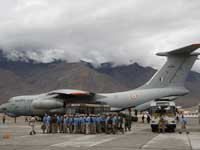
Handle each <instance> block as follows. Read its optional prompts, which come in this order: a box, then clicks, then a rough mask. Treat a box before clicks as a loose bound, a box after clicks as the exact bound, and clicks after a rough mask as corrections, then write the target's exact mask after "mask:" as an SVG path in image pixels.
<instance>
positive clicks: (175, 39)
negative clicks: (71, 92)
mask: <svg viewBox="0 0 200 150" xmlns="http://www.w3.org/2000/svg"><path fill="white" fill-rule="evenodd" d="M1 3H3V4H4V5H1V6H0V12H1V13H0V20H1V24H0V48H1V49H3V50H4V52H5V53H6V54H7V55H8V57H9V58H11V59H15V60H16V59H17V58H18V57H20V58H23V57H24V58H30V59H33V60H35V61H38V62H51V61H53V60H55V59H62V60H67V61H78V60H80V59H83V60H88V61H91V62H93V63H95V64H97V63H101V62H105V61H112V62H114V63H115V64H117V65H120V64H129V63H130V62H132V61H137V62H138V63H140V64H142V65H145V66H147V65H151V66H153V67H160V65H161V64H162V62H163V61H162V59H163V58H159V57H156V56H155V55H154V54H155V53H156V52H158V51H168V50H172V49H175V48H178V47H181V46H185V45H187V44H191V43H197V42H199V41H200V30H199V26H200V19H199V18H200V14H199V8H200V2H199V1H187V0H177V1H172V0H169V1H160V0H149V1H145V0H126V1H123V0H117V1H116V0H108V1H107V0H95V1H94V0H84V1H82V0H76V1H71V0H59V1H51V0H18V1H12V0H8V1H2V2H1ZM2 14H4V15H2ZM195 69H197V70H198V64H197V65H196V66H195ZM199 70H200V69H199Z"/></svg>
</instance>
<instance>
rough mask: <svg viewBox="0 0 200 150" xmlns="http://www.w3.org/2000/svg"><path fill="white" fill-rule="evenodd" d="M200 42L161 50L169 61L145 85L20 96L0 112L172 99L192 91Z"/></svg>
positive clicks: (115, 105) (38, 111) (114, 105)
mask: <svg viewBox="0 0 200 150" xmlns="http://www.w3.org/2000/svg"><path fill="white" fill-rule="evenodd" d="M198 48H200V44H192V45H189V46H186V47H182V48H179V49H176V50H173V51H169V52H162V53H157V55H158V56H166V57H167V58H168V59H167V62H166V63H165V65H164V66H163V67H162V68H161V69H160V70H158V71H157V73H156V74H155V75H154V76H153V77H152V78H151V79H150V80H149V81H148V82H147V83H146V84H144V85H143V86H141V87H139V88H136V89H134V90H129V91H125V92H118V93H93V92H88V91H81V90H71V89H61V90H55V91H51V92H48V93H43V94H39V95H30V96H16V97H13V98H11V99H10V100H8V102H7V103H5V104H2V105H1V106H0V112H4V113H6V114H7V115H10V116H20V115H44V114H45V113H59V112H63V113H64V110H65V105H66V104H68V103H93V104H94V103H98V104H99V103H102V104H108V105H110V106H111V107H112V108H113V109H114V110H123V109H127V108H133V107H140V106H143V105H144V106H145V105H146V104H149V102H151V101H153V100H157V99H171V98H174V97H179V96H183V95H186V94H188V93H189V91H188V90H187V89H186V88H185V87H184V82H185V80H186V77H187V75H188V73H189V71H190V69H191V67H192V66H193V64H194V62H195V60H196V59H197V57H198V55H200V53H195V52H194V51H195V50H196V49H198Z"/></svg>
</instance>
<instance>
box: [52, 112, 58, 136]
mask: <svg viewBox="0 0 200 150" xmlns="http://www.w3.org/2000/svg"><path fill="white" fill-rule="evenodd" d="M51 122H52V133H57V115H53V116H52V121H51Z"/></svg>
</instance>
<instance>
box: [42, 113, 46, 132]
mask: <svg viewBox="0 0 200 150" xmlns="http://www.w3.org/2000/svg"><path fill="white" fill-rule="evenodd" d="M42 121H43V124H42V126H41V129H42V132H43V133H45V130H46V129H47V114H45V115H44V117H43V119H42Z"/></svg>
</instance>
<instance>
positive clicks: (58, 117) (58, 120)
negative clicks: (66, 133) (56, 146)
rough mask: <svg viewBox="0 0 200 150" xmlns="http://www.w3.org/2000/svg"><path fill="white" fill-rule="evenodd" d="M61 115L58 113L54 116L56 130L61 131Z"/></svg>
mask: <svg viewBox="0 0 200 150" xmlns="http://www.w3.org/2000/svg"><path fill="white" fill-rule="evenodd" d="M62 120H63V118H62V116H60V115H58V116H57V117H56V124H57V132H59V133H62Z"/></svg>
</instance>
